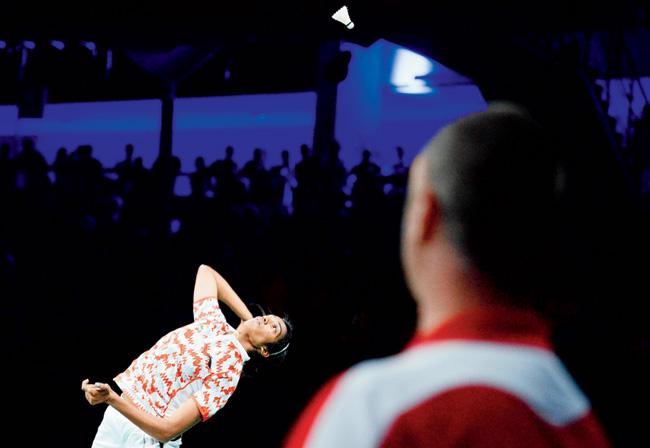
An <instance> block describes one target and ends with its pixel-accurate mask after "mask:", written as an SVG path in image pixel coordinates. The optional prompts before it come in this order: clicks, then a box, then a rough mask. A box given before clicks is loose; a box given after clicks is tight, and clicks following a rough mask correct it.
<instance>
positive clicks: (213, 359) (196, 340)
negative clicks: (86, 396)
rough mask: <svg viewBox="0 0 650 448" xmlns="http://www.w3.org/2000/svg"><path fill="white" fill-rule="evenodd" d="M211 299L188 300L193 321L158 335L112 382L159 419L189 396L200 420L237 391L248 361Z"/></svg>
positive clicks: (222, 404)
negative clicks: (191, 305)
mask: <svg viewBox="0 0 650 448" xmlns="http://www.w3.org/2000/svg"><path fill="white" fill-rule="evenodd" d="M233 333H234V329H233V328H232V327H231V326H230V325H228V322H226V319H225V317H224V315H223V313H222V312H221V309H220V308H219V301H218V299H217V298H216V297H206V298H203V299H200V300H196V301H195V302H194V322H193V323H191V324H189V325H186V326H184V327H181V328H178V329H176V330H174V331H172V332H170V333H168V334H167V335H165V336H163V337H162V338H161V339H160V340H159V341H158V342H156V344H155V345H154V346H153V347H151V348H150V349H149V350H148V351H146V352H144V353H143V354H141V355H140V356H139V357H138V358H137V359H135V360H134V361H133V362H132V363H131V365H130V366H129V368H128V369H127V370H125V371H124V372H122V373H121V374H119V375H118V376H116V377H115V382H116V383H117V385H118V386H120V389H122V392H123V393H124V394H125V395H127V396H128V397H129V398H130V399H131V401H133V402H134V403H135V404H136V405H138V406H139V407H140V408H141V409H143V410H144V411H146V412H148V413H150V414H155V415H158V416H161V417H162V416H165V415H166V414H167V413H170V412H172V411H174V410H175V409H177V408H178V407H179V406H180V405H181V404H182V403H184V402H185V401H186V400H187V399H189V398H192V399H193V400H194V401H195V402H196V404H197V406H198V409H199V411H200V413H201V419H202V420H203V421H206V420H207V419H209V418H210V417H212V416H213V415H214V414H215V413H216V412H217V411H218V410H219V409H221V408H222V407H223V406H224V405H225V404H226V402H227V401H228V399H229V398H230V396H231V395H232V393H233V392H234V391H235V388H236V387H237V383H238V382H239V377H240V375H241V372H242V368H243V366H244V362H246V361H247V360H248V359H249V357H248V354H247V353H246V350H244V348H243V347H242V345H241V344H240V343H239V341H238V340H237V339H236V338H235V336H234V334H233Z"/></svg>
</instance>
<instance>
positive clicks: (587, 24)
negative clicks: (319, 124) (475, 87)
mask: <svg viewBox="0 0 650 448" xmlns="http://www.w3.org/2000/svg"><path fill="white" fill-rule="evenodd" d="M343 4H347V5H348V6H349V10H350V14H351V16H352V20H353V21H354V22H355V24H356V27H355V28H354V29H353V30H351V31H350V30H347V29H345V27H343V26H342V25H340V24H338V23H337V22H335V21H334V20H332V19H331V18H330V16H331V14H332V13H333V12H334V11H335V10H336V9H338V8H339V7H340V6H342V5H343ZM648 11H649V7H648V6H647V5H646V2H634V1H622V2H617V3H616V5H615V7H609V8H603V7H600V8H599V7H596V4H595V3H593V2H588V1H577V2H576V1H574V2H571V1H558V0H549V1H545V2H542V1H540V2H504V1H496V2H482V3H479V4H476V5H475V4H468V3H465V2H459V1H435V2H433V1H423V0H418V1H415V0H401V1H388V0H378V1H370V0H350V1H347V2H343V1H332V0H320V1H307V2H304V1H303V2H298V1H296V0H289V1H274V2H268V1H267V2H262V1H259V0H255V1H233V2H228V3H227V4H221V3H206V2H197V1H194V0H186V1H182V2H175V3H169V4H168V5H164V4H163V2H162V1H160V2H158V3H141V2H140V3H138V4H135V2H131V3H127V2H124V1H114V2H110V4H109V3H107V4H86V5H81V4H79V5H72V4H71V5H65V4H64V3H57V4H55V5H45V6H39V7H36V6H33V5H23V6H15V7H12V10H10V11H6V12H5V13H4V14H3V24H2V28H0V39H3V40H4V41H6V42H7V47H6V48H5V49H4V50H2V51H0V102H2V103H5V104H6V103H15V102H16V101H17V100H18V98H19V96H20V95H21V94H22V93H21V92H22V91H23V89H24V88H25V84H31V85H33V84H34V83H35V84H46V85H47V86H48V101H49V102H60V101H92V100H107V99H118V98H154V97H160V95H161V94H162V90H163V86H164V85H165V82H164V80H165V79H166V78H178V77H179V75H182V81H181V82H179V83H178V84H177V95H178V96H203V95H228V94H238V93H261V92H278V91H300V90H313V89H314V86H315V79H316V67H317V59H318V46H319V44H320V43H321V42H322V41H323V40H326V39H345V40H348V41H352V42H356V43H359V44H361V45H369V44H371V43H372V42H374V41H375V40H377V39H379V38H385V39H388V40H392V41H393V42H395V43H398V44H401V45H405V46H408V47H412V48H416V49H417V50H419V51H422V52H424V53H428V54H430V55H431V56H433V57H434V58H436V59H438V60H440V61H441V62H443V63H445V64H446V65H449V66H450V67H451V68H454V69H456V70H457V71H460V72H462V73H464V74H467V75H469V76H471V75H473V73H472V72H473V71H476V70H481V69H480V67H479V65H480V64H483V65H485V64H486V63H487V60H485V58H484V57H483V58H482V57H481V56H482V55H483V56H484V55H485V54H491V53H498V52H499V51H500V49H501V47H503V46H504V43H505V44H507V45H511V44H512V43H513V42H515V43H516V42H517V41H521V40H523V39H529V38H530V36H531V35H535V34H539V35H542V34H544V33H549V32H555V31H597V30H617V29H625V28H633V27H636V26H647V24H648V17H649V14H648ZM51 39H57V40H62V41H64V42H66V44H67V46H66V49H65V51H58V50H56V49H54V48H52V47H51V46H49V44H48V43H49V41H50V40H51ZM24 40H32V41H34V42H36V48H35V49H34V50H32V51H30V52H29V60H28V65H27V70H26V72H25V76H24V79H25V80H26V81H27V82H19V80H18V76H17V74H18V68H19V65H20V57H21V52H20V45H21V42H22V41H24ZM81 41H93V42H95V43H96V45H97V52H96V54H95V55H94V56H93V55H91V54H90V52H89V51H87V49H85V48H83V47H81V46H80V44H79V43H80V42H81ZM108 49H110V50H111V52H110V59H111V64H110V70H107V69H106V67H107V57H108V56H107V50H108ZM163 60H165V61H167V62H166V63H165V64H162V67H161V61H163ZM199 66H200V67H201V68H200V69H197V70H193V68H198V67H199ZM477 67H478V68H477ZM183 70H185V71H186V72H185V73H180V71H183ZM161 71H162V75H161Z"/></svg>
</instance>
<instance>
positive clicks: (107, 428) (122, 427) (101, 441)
mask: <svg viewBox="0 0 650 448" xmlns="http://www.w3.org/2000/svg"><path fill="white" fill-rule="evenodd" d="M163 446H164V447H165V448H177V447H179V446H181V439H178V440H173V441H169V442H167V443H165V444H164V445H163V444H161V443H160V442H159V441H157V440H156V439H154V438H153V437H151V436H150V435H148V434H147V433H145V432H144V431H142V430H141V429H140V428H138V427H137V426H135V425H134V424H133V423H132V422H131V421H130V420H129V419H128V418H126V417H124V416H123V415H122V414H120V413H119V412H118V411H116V410H115V409H114V408H113V407H112V406H107V407H106V412H104V418H103V420H102V422H101V424H100V425H99V428H97V434H96V435H95V440H93V445H92V448H145V447H146V448H160V447H163Z"/></svg>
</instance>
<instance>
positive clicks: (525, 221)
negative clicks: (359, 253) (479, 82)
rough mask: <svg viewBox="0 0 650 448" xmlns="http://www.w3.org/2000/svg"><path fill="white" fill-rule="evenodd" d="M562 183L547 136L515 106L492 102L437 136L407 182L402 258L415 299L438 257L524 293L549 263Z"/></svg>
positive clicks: (514, 292) (511, 292)
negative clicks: (444, 256)
mask: <svg viewBox="0 0 650 448" xmlns="http://www.w3.org/2000/svg"><path fill="white" fill-rule="evenodd" d="M560 180H561V179H560V172H559V165H558V163H557V159H556V155H555V154H554V153H553V151H552V150H551V149H550V148H549V145H548V142H547V139H546V136H545V134H544V132H543V131H542V129H541V128H540V126H539V125H538V124H537V123H536V122H535V121H534V120H532V119H531V117H530V116H529V115H528V114H527V113H526V112H525V111H524V110H522V109H521V108H519V107H517V106H514V105H511V104H496V105H494V106H491V107H490V108H489V109H488V110H487V111H485V112H481V113H476V114H473V115H470V116H467V117H465V118H462V119H460V120H458V121H456V122H454V123H452V124H451V125H449V126H447V127H446V128H444V129H443V130H442V131H440V132H439V133H438V134H437V135H436V136H435V137H434V138H433V139H432V140H431V141H430V142H429V143H428V144H427V145H426V146H425V148H424V150H423V151H422V152H421V153H420V154H419V155H418V156H417V158H416V159H415V161H414V162H413V166H412V168H411V173H410V179H409V191H408V198H407V205H406V209H405V213H404V222H403V241H402V258H403V265H404V270H405V273H406V276H407V281H408V283H409V286H410V288H411V290H412V291H413V293H414V295H415V296H416V297H418V296H419V295H421V289H422V288H424V287H425V286H424V285H425V284H426V279H427V277H428V276H430V273H431V271H432V270H433V269H436V268H438V267H439V266H437V263H438V261H437V260H439V259H440V258H439V255H440V254H441V253H442V252H444V251H448V252H453V254H454V256H455V257H456V258H457V260H459V261H460V263H459V266H462V269H467V270H468V271H475V272H477V273H479V274H480V276H481V277H483V278H484V279H485V280H487V282H488V283H489V284H490V285H491V286H492V287H494V288H495V289H497V290H499V291H500V292H502V293H505V295H506V296H508V297H520V296H526V295H528V294H529V293H530V292H531V290H532V289H534V288H535V286H536V285H535V283H534V282H535V281H536V279H537V278H538V277H539V276H538V273H539V272H538V271H537V269H542V268H543V264H542V261H543V260H545V261H549V260H548V259H547V258H546V256H545V254H547V249H548V248H549V247H550V246H549V245H548V244H547V242H548V239H549V237H550V235H552V228H551V227H552V225H551V223H552V218H553V217H554V212H555V209H554V207H555V202H556V201H555V198H556V195H557V193H558V187H559V186H560V184H559V181H560ZM442 248H444V250H443V249H442Z"/></svg>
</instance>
